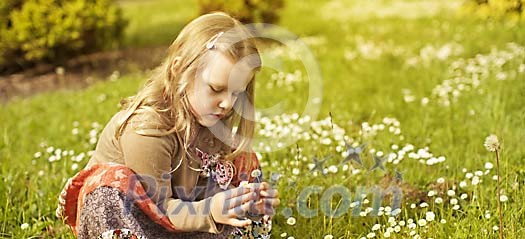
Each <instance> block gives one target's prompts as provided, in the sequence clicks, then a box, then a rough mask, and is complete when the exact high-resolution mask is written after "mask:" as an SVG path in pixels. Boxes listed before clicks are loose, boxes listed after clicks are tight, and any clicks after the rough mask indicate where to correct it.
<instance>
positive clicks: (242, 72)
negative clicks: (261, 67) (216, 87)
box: [202, 51, 254, 88]
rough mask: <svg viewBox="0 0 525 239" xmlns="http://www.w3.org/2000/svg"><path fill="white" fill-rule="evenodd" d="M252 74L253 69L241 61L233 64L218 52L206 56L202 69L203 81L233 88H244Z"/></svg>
mask: <svg viewBox="0 0 525 239" xmlns="http://www.w3.org/2000/svg"><path fill="white" fill-rule="evenodd" d="M253 74H254V72H253V69H252V68H251V67H250V66H249V64H248V63H247V62H246V61H243V59H241V60H239V61H237V62H234V61H233V60H232V59H231V58H229V57H227V56H226V55H225V54H223V53H221V52H218V51H210V52H209V53H208V54H207V56H206V58H205V60H204V64H203V69H202V77H203V79H204V80H205V81H207V82H209V83H215V84H221V85H223V86H228V87H235V88H246V85H248V83H249V81H250V80H251V79H252V76H253Z"/></svg>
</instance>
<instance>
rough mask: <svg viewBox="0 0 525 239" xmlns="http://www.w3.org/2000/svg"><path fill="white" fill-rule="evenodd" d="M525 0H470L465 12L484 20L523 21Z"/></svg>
mask: <svg viewBox="0 0 525 239" xmlns="http://www.w3.org/2000/svg"><path fill="white" fill-rule="evenodd" d="M524 4H525V0H468V1H467V2H466V4H465V7H464V10H466V12H474V13H476V14H477V15H478V16H480V17H482V18H510V19H512V20H520V19H521V20H523V19H524V18H525V12H524V11H523V10H524V8H525V6H524Z"/></svg>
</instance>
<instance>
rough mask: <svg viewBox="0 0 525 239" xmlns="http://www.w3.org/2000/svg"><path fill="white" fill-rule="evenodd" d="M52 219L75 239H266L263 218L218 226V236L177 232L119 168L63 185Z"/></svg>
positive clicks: (85, 173) (94, 171) (103, 168)
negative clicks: (247, 223)
mask: <svg viewBox="0 0 525 239" xmlns="http://www.w3.org/2000/svg"><path fill="white" fill-rule="evenodd" d="M236 166H238V167H239V168H240V169H242V170H243V171H244V170H245V169H246V168H243V167H244V166H246V165H242V164H241V165H236ZM250 168H251V167H250ZM248 177H249V176H248ZM258 180H260V177H259V178H258V179H257V180H255V181H258ZM236 186H238V183H237V185H236ZM57 216H58V217H59V218H61V219H62V220H64V221H65V223H66V224H68V225H69V226H70V227H71V228H72V230H73V232H74V233H75V234H76V235H77V236H78V238H116V239H118V238H191V239H199V238H269V236H270V231H271V221H270V219H269V218H268V217H263V219H262V220H261V221H253V223H252V225H250V226H248V227H245V228H235V227H232V226H228V225H221V226H223V229H222V232H221V233H220V234H211V233H206V232H180V231H178V232H177V231H176V228H174V227H173V225H172V224H171V222H170V221H169V218H168V217H167V215H165V214H164V213H163V212H162V211H161V209H160V208H159V207H158V206H157V205H156V204H155V202H154V201H153V200H152V199H150V198H149V197H148V196H147V195H146V191H145V189H144V188H143V187H142V184H141V183H140V181H139V180H138V178H137V176H136V175H135V173H134V172H133V171H132V170H131V169H129V168H127V167H126V166H124V165H119V164H96V165H93V166H92V167H90V168H87V169H84V170H82V171H80V172H79V173H77V174H76V175H75V176H74V177H73V178H71V179H69V180H68V182H67V184H66V186H65V187H64V190H63V191H62V193H61V194H60V197H59V206H58V208H57ZM181 220H184V218H181ZM174 232H176V233H174Z"/></svg>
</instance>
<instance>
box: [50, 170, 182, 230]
mask: <svg viewBox="0 0 525 239" xmlns="http://www.w3.org/2000/svg"><path fill="white" fill-rule="evenodd" d="M99 187H112V188H115V189H117V190H118V191H120V192H127V195H126V196H127V198H128V200H127V202H128V204H129V203H133V204H136V205H137V206H138V207H139V208H140V209H141V210H142V211H143V212H144V213H145V214H146V215H147V216H148V217H149V218H150V219H151V220H152V221H153V222H155V223H157V224H159V225H160V226H162V227H164V228H165V229H166V230H168V231H175V228H174V227H173V225H172V224H171V222H170V220H169V218H168V216H167V215H165V214H164V213H163V212H162V211H161V210H160V208H159V207H158V206H157V205H156V204H155V202H154V201H153V200H152V199H151V198H149V197H148V196H147V194H146V191H145V189H144V187H143V186H142V184H141V183H140V181H139V180H138V178H137V176H136V175H135V173H134V172H133V171H132V170H131V169H129V168H128V167H126V166H124V165H120V164H112V163H109V164H96V165H93V166H92V167H90V168H87V169H84V170H82V171H80V172H78V173H77V174H76V175H75V176H73V178H71V179H69V180H68V182H67V183H66V186H65V187H64V189H63V190H62V193H61V194H60V197H59V205H58V208H57V211H56V215H57V217H59V218H61V219H63V220H64V221H65V223H66V224H68V225H69V226H70V227H71V228H72V230H73V232H74V233H75V234H76V233H77V232H78V231H77V227H78V225H79V224H80V217H78V215H79V213H80V212H82V207H83V202H85V197H86V195H88V194H89V193H91V192H93V191H94V190H95V189H97V188H99Z"/></svg>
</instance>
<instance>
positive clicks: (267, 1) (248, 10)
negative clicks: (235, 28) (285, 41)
mask: <svg viewBox="0 0 525 239" xmlns="http://www.w3.org/2000/svg"><path fill="white" fill-rule="evenodd" d="M198 4H199V13H200V14H204V13H209V12H213V11H223V12H226V13H228V14H230V15H232V16H233V17H235V18H237V19H239V21H241V22H243V23H253V22H262V23H276V22H278V21H279V15H278V14H279V11H280V10H281V9H282V8H283V6H284V0H198Z"/></svg>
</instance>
